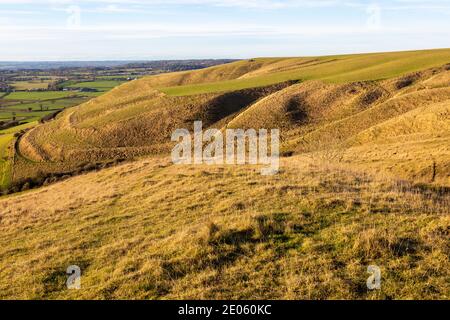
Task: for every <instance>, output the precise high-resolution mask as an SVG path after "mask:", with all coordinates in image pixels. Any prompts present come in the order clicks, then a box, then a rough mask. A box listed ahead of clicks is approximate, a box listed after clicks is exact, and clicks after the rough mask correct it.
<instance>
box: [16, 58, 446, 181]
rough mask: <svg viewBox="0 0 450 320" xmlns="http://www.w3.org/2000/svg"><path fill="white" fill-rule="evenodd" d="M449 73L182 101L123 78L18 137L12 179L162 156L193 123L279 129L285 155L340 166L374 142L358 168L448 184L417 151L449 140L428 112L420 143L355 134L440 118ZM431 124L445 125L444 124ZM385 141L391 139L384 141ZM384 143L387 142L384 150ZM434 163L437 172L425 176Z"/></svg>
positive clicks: (439, 153) (415, 138)
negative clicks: (176, 133)
mask: <svg viewBox="0 0 450 320" xmlns="http://www.w3.org/2000/svg"><path fill="white" fill-rule="evenodd" d="M243 63H244V62H242V61H241V62H238V64H243ZM232 65H233V64H230V65H225V66H223V68H230V66H232ZM272 67H273V66H272ZM217 68H220V67H214V68H212V69H211V70H207V71H203V70H202V72H207V74H206V77H208V76H210V75H211V72H217V70H216V69H217ZM265 68H268V66H265ZM448 68H449V67H448V65H446V66H443V67H436V68H431V69H425V70H422V71H419V72H414V73H407V74H405V75H402V76H400V77H396V78H391V79H386V80H380V81H358V82H346V83H339V84H334V83H326V82H322V81H319V80H313V81H305V82H300V83H295V82H283V83H279V84H277V85H271V86H265V87H257V88H249V89H242V90H237V91H231V92H221V93H207V94H199V95H188V96H182V97H178V96H168V95H165V94H163V93H161V92H160V91H159V90H157V89H155V88H154V87H153V85H154V84H153V81H154V80H151V79H152V78H149V80H147V79H143V80H137V81H132V82H130V83H127V84H124V85H122V86H119V87H117V88H116V89H114V90H112V91H111V92H109V93H107V94H105V95H103V96H101V97H98V98H96V99H94V100H91V101H90V102H88V103H86V104H83V105H80V106H78V107H76V108H70V109H68V110H66V111H65V112H63V113H62V114H60V115H59V116H58V118H57V120H56V121H53V122H51V123H48V124H45V125H43V126H39V127H37V128H35V129H34V130H31V131H30V132H28V133H27V134H25V135H24V136H23V137H22V138H21V139H20V143H19V148H20V154H21V157H19V158H18V161H17V162H16V168H15V179H16V180H20V179H23V178H26V177H29V176H33V175H36V174H38V173H41V172H54V171H67V170H69V171H70V170H74V168H77V167H78V166H79V165H80V164H86V163H88V162H93V161H94V162H97V161H103V160H110V159H117V158H127V159H130V158H134V157H136V156H144V155H149V154H168V153H170V150H171V147H172V143H171V142H170V136H171V134H172V132H173V130H175V129H177V128H188V129H192V123H193V121H194V120H202V121H203V123H204V126H205V128H206V127H215V128H219V129H224V128H280V129H281V131H282V149H283V151H284V152H295V153H305V152H322V151H323V150H327V152H328V153H330V150H333V153H332V154H333V158H334V160H339V161H340V160H341V159H344V158H346V159H347V160H345V161H348V157H344V151H345V152H347V151H346V150H347V149H348V148H349V147H354V148H353V149H352V150H357V148H356V147H358V148H359V149H358V150H360V149H361V148H362V147H361V145H363V144H366V146H367V148H370V149H374V147H373V145H379V144H380V143H382V144H383V145H384V146H382V147H380V148H381V149H382V150H383V151H382V152H380V153H377V154H376V155H375V154H374V153H372V154H373V155H374V159H372V160H373V161H372V160H371V161H368V162H367V161H365V162H366V163H367V164H369V163H370V164H371V165H370V167H371V168H372V167H374V168H377V169H380V170H383V168H385V170H383V171H385V172H390V173H392V174H394V175H395V176H396V177H398V178H405V179H412V180H415V181H420V182H426V183H429V182H433V183H435V182H436V183H441V184H444V185H450V177H449V175H448V172H447V168H448V166H449V161H448V158H447V156H448V152H447V150H446V148H442V147H439V148H436V149H434V150H433V156H429V155H427V153H424V152H423V150H424V149H423V147H419V146H420V145H421V144H427V141H430V143H429V144H428V145H430V146H431V145H434V143H435V142H436V143H437V145H442V146H444V145H445V144H446V143H447V142H448V139H449V134H448V133H449V132H448V130H446V127H445V126H442V125H438V123H439V122H436V123H434V119H438V118H442V117H441V116H439V115H437V116H436V117H435V118H432V119H431V120H430V122H429V123H428V124H427V127H426V128H432V127H433V126H434V125H438V127H437V128H439V129H437V130H431V131H429V132H428V135H427V136H426V137H425V136H424V135H418V134H416V133H415V132H411V129H408V128H406V127H405V126H398V127H397V126H396V125H393V126H389V128H395V130H392V131H389V129H388V128H385V129H384V131H385V132H384V134H383V138H382V139H381V138H380V139H373V138H369V137H367V138H364V139H363V137H365V136H366V134H365V133H364V132H369V131H370V130H372V131H371V132H372V134H371V135H372V136H374V135H375V134H378V131H379V130H380V127H379V125H382V124H383V123H384V122H385V121H390V120H393V119H397V120H396V121H400V122H401V121H403V122H405V121H410V120H401V119H402V116H403V115H405V114H407V113H408V112H411V111H413V110H416V109H417V115H418V116H421V114H422V113H426V112H427V108H425V107H428V106H432V105H437V106H438V107H437V109H436V114H440V113H442V112H444V111H445V110H443V109H442V108H446V106H447V105H448V103H447V104H446V102H448V101H449V99H450V72H449V70H448ZM205 70H206V69H205ZM238 70H241V69H238ZM234 72H235V73H236V71H234ZM254 72H256V71H254ZM240 73H242V72H240ZM186 74H190V73H186ZM193 74H196V73H195V72H194V73H193ZM169 76H170V75H169ZM171 76H174V75H171ZM161 77H163V76H161ZM424 117H426V116H425V115H424ZM416 118H417V117H416V116H415V117H414V118H413V119H416ZM407 119H411V118H407ZM436 121H441V122H445V119H444V118H442V119H440V120H436ZM426 128H425V129H423V130H426ZM405 135H409V137H410V144H409V145H410V146H413V144H411V143H413V142H414V143H416V146H417V148H415V147H411V148H409V149H410V151H409V152H408V153H406V156H405V157H403V158H399V157H398V155H399V153H398V150H397V149H398V148H399V147H400V146H401V145H399V146H397V147H396V146H394V144H396V143H397V142H398V139H400V138H401V139H403V138H404V137H403V136H405ZM389 136H390V137H391V139H386V138H387V137H389ZM387 141H391V145H390V146H389V147H388V145H387V143H385V142H387ZM433 141H434V142H433ZM375 149H376V148H375ZM367 150H369V149H367ZM363 154H365V153H363ZM356 158H358V157H356ZM356 158H355V159H356ZM386 159H392V164H389V166H385V163H384V161H385V160H386ZM419 159H420V161H419ZM416 160H417V161H416ZM36 162H38V163H39V165H36ZM411 162H416V163H415V165H414V167H415V169H414V170H410V167H409V166H410V165H411ZM436 165H437V166H439V168H442V170H438V171H436V174H430V173H429V172H430V170H431V171H433V170H434V169H433V167H434V166H436ZM388 168H389V169H388ZM405 168H408V170H404V169H405ZM431 176H433V178H432V179H431V178H429V177H431Z"/></svg>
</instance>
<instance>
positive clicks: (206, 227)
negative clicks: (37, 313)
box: [0, 49, 450, 299]
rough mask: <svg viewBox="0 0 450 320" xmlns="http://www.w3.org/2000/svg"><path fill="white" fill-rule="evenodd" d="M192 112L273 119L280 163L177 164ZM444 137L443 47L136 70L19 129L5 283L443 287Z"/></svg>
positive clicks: (237, 290) (3, 217)
mask: <svg viewBox="0 0 450 320" xmlns="http://www.w3.org/2000/svg"><path fill="white" fill-rule="evenodd" d="M196 120H202V121H203V126H204V128H205V129H206V128H217V129H220V130H225V129H227V128H243V129H248V128H254V129H259V128H267V129H271V128H279V129H280V130H281V149H282V150H281V151H282V159H281V171H280V173H279V174H278V175H274V176H261V175H260V174H259V170H258V166H227V165H213V166H208V165H187V166H177V165H173V164H172V162H171V160H170V156H169V155H170V151H171V149H172V147H173V145H174V143H173V142H171V141H170V137H171V134H172V132H173V131H174V130H175V129H177V128H187V129H189V130H192V127H193V122H194V121H196ZM449 146H450V50H449V49H443V50H428V51H411V52H394V53H374V54H361V55H345V56H328V57H304V58H257V59H251V60H245V61H238V62H233V63H229V64H224V65H220V66H214V67H211V68H206V69H202V70H196V71H187V72H178V73H171V74H163V75H157V76H151V77H146V78H143V79H139V80H135V81H131V82H129V83H126V84H123V85H121V86H118V87H116V88H114V89H113V90H111V91H110V92H108V93H106V94H104V95H101V96H99V97H97V98H95V99H92V100H90V101H89V102H87V103H84V104H81V105H79V106H76V107H73V108H68V109H66V110H65V111H64V112H62V113H60V114H59V115H58V116H57V118H56V119H55V120H53V121H50V122H48V123H45V124H41V125H38V126H36V127H35V128H33V129H31V130H27V131H26V132H22V133H21V134H20V135H19V137H18V138H17V139H15V141H14V150H13V151H15V153H14V155H13V158H12V159H10V160H8V161H12V163H13V164H12V165H13V172H12V175H11V178H10V179H11V180H12V183H13V185H14V184H15V185H14V186H15V188H16V190H15V191H21V190H22V191H24V192H22V193H19V194H16V195H9V196H5V197H3V198H2V199H0V234H1V237H0V248H1V249H0V257H1V259H0V261H1V263H0V297H1V298H10V297H15V298H52V299H53V298H63V299H66V298H75V299H76V298H94V299H111V298H151V299H168V298H190V299H202V298H215V299H223V298H234V299H257V298H260V299H279V298H283V299H299V298H300V299H326V298H328V299H329V298H333V299H343V298H346V299H348V298H355V299H423V298H429V299H448V297H449V292H450V288H449V283H448V281H447V280H448V278H449V277H450V274H449V270H450V268H449V256H450V247H449V243H448V235H449V229H450V220H449V208H450V193H449V189H450V147H449ZM123 161H126V163H122V164H117V163H118V162H123ZM111 165H113V167H109V166H111ZM106 167H109V168H106ZM89 171H95V172H89ZM72 175H75V177H71V176H72ZM56 177H57V178H56ZM58 180H64V181H59V182H56V183H54V182H55V181H58ZM36 181H39V182H38V183H35V182H36ZM33 183H35V185H36V186H39V185H41V184H44V185H45V186H43V187H41V188H39V189H36V190H31V191H27V189H28V188H29V187H30V184H33ZM73 264H76V265H78V266H80V267H81V269H82V270H83V271H82V272H83V273H82V274H83V278H82V290H79V291H70V290H66V289H65V287H64V283H65V279H66V275H65V270H66V268H67V266H69V265H73ZM370 264H375V265H378V266H380V267H381V269H382V274H383V280H382V281H383V282H382V283H383V285H382V290H378V291H369V290H367V288H366V287H365V283H366V282H365V281H366V279H367V276H368V275H367V266H368V265H370ZM11 282H14V283H15V284H16V285H15V286H14V287H11V286H9V283H11Z"/></svg>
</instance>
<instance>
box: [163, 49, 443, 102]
mask: <svg viewBox="0 0 450 320" xmlns="http://www.w3.org/2000/svg"><path fill="white" fill-rule="evenodd" d="M261 60H264V62H265V63H266V65H265V66H264V67H262V68H261V69H260V70H257V71H259V72H257V73H254V74H249V75H246V77H239V78H236V79H232V80H226V81H217V82H209V83H199V84H188V85H182V86H169V87H159V88H158V89H159V90H160V91H162V92H164V93H166V94H168V95H172V96H184V95H193V94H201V93H211V92H223V91H233V90H239V89H245V88H252V87H262V86H266V85H271V84H275V83H280V82H283V81H288V80H299V81H304V80H314V79H317V80H323V81H326V82H331V83H344V82H352V81H364V80H381V79H388V78H392V77H396V76H399V75H401V74H404V73H407V72H414V71H418V70H421V69H426V68H431V67H436V66H440V65H443V64H446V63H450V49H442V50H425V51H414V52H391V53H375V54H358V55H340V56H324V57H318V58H285V59H279V58H273V59H272V58H265V59H254V61H255V62H256V63H258V62H260V61H261ZM308 60H309V61H311V62H313V63H305V62H307V61H308ZM238 63H240V62H238ZM302 63H304V66H302ZM235 64H237V63H235ZM235 64H229V65H228V67H229V68H232V67H233V65H235ZM271 64H273V65H277V66H279V68H273V69H271V68H270V66H271ZM280 70H282V71H280ZM194 72H197V71H194Z"/></svg>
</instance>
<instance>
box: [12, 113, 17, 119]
mask: <svg viewBox="0 0 450 320" xmlns="http://www.w3.org/2000/svg"><path fill="white" fill-rule="evenodd" d="M12 120H13V121H16V113H15V112H13V113H12Z"/></svg>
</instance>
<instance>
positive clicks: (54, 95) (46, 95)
mask: <svg viewBox="0 0 450 320" xmlns="http://www.w3.org/2000/svg"><path fill="white" fill-rule="evenodd" d="M75 95H77V93H76V92H71V91H37V92H29V91H16V92H11V93H10V94H8V95H7V96H5V97H3V99H6V100H51V99H61V98H66V97H70V96H75Z"/></svg>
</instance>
